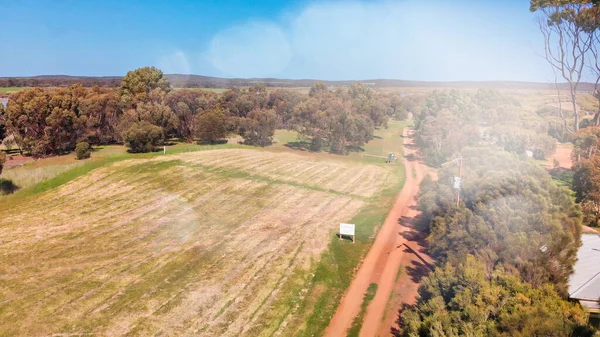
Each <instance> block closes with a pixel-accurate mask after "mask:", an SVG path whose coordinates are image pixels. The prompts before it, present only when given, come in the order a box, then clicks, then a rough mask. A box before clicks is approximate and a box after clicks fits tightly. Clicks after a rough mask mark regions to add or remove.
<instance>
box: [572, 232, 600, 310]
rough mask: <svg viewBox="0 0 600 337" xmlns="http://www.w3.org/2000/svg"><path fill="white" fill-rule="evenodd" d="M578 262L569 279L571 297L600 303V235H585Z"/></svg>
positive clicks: (578, 254) (582, 239)
mask: <svg viewBox="0 0 600 337" xmlns="http://www.w3.org/2000/svg"><path fill="white" fill-rule="evenodd" d="M581 242H582V245H581V247H580V248H579V250H578V251H577V262H576V263H575V267H574V272H573V274H572V275H571V277H570V278H569V297H570V298H572V299H577V300H584V301H592V302H600V235H598V234H583V235H582V236H581Z"/></svg>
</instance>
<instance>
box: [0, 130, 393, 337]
mask: <svg viewBox="0 0 600 337" xmlns="http://www.w3.org/2000/svg"><path fill="white" fill-rule="evenodd" d="M402 127H403V124H401V123H395V124H393V125H392V126H391V127H390V128H389V129H387V130H381V131H379V132H378V135H379V136H380V137H382V138H381V139H380V138H378V139H376V140H374V141H377V142H379V143H380V144H379V145H378V144H377V143H375V144H369V146H368V147H371V150H372V151H375V149H376V148H378V147H381V146H393V144H395V148H396V149H400V148H401V140H400V138H399V135H400V133H401V129H402ZM287 136H289V135H287ZM387 137H391V139H390V140H389V142H387V141H384V140H386V138H387ZM381 151H384V152H385V151H388V149H386V150H381ZM396 152H398V151H396ZM57 158H58V159H54V158H53V160H60V161H61V162H60V164H56V163H54V164H56V165H55V166H64V167H67V169H66V170H67V171H65V172H62V173H60V172H58V173H55V174H56V176H55V177H54V178H52V179H47V180H45V181H44V182H42V183H36V184H33V183H32V185H31V187H29V188H26V189H24V190H22V191H20V192H17V193H16V194H14V195H12V196H8V197H4V198H3V199H2V200H3V202H2V204H1V205H0V233H1V235H0V254H2V256H3V258H2V259H1V260H0V317H1V318H2V320H1V321H0V335H51V334H57V333H62V334H97V335H121V334H130V335H144V336H145V335H156V334H162V335H192V334H194V335H206V336H214V335H223V336H244V335H245V336H272V335H279V336H297V335H302V334H304V335H312V334H313V333H314V332H319V331H322V330H323V328H324V326H326V324H327V322H328V318H329V317H330V315H331V313H332V310H335V306H336V305H337V301H338V300H339V297H340V296H341V294H342V293H343V290H344V289H345V287H346V286H347V284H349V282H350V280H351V277H352V274H353V270H354V268H355V267H356V265H357V264H358V263H359V261H360V258H361V256H362V254H364V253H365V252H366V250H367V249H368V247H369V246H370V244H371V242H372V239H373V237H374V230H375V229H376V228H377V226H379V225H380V224H381V223H382V221H383V219H384V218H385V214H386V213H387V210H388V209H389V206H390V205H391V201H392V200H393V196H394V195H395V194H396V193H397V191H398V190H399V188H400V187H401V185H402V180H403V179H402V177H403V169H402V166H401V165H385V164H383V163H382V161H380V162H377V163H376V164H369V163H367V162H361V160H362V158H361V157H360V155H352V156H333V155H328V154H310V153H304V152H297V151H291V150H287V149H284V148H283V147H282V148H279V149H277V148H273V149H267V150H263V149H253V148H248V147H245V146H239V145H236V144H226V145H219V146H201V145H189V144H179V145H177V146H175V147H170V148H169V149H168V154H167V155H163V154H162V153H153V154H144V155H132V154H127V153H125V152H124V150H123V148H122V147H106V148H104V149H102V150H100V151H98V152H95V153H94V154H93V159H92V160H88V161H85V162H80V161H75V160H74V159H72V158H70V157H68V156H65V157H60V158H59V157H57ZM44 161H46V159H44V160H41V161H39V162H37V163H35V164H26V165H25V166H23V167H20V168H15V169H11V170H7V172H9V173H10V174H14V175H17V172H20V171H23V170H26V169H31V170H33V169H40V170H41V169H43V168H44V167H51V166H53V165H45V164H44V163H45V162H44ZM69 165H76V167H74V168H69ZM28 166H29V167H28ZM3 176H4V174H3ZM346 221H352V222H353V223H356V224H357V233H358V237H357V243H356V244H352V243H351V242H349V241H339V240H337V237H336V236H335V233H336V228H337V227H338V224H339V222H346Z"/></svg>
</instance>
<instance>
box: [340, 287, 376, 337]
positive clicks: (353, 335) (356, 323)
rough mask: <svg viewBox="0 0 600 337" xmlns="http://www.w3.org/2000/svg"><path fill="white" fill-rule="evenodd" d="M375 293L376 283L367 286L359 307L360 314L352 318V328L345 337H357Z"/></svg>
mask: <svg viewBox="0 0 600 337" xmlns="http://www.w3.org/2000/svg"><path fill="white" fill-rule="evenodd" d="M376 293H377V283H371V284H369V287H368V288H367V292H366V293H365V296H364V297H363V302H362V304H361V305H360V313H359V314H358V315H357V316H356V317H354V320H353V321H352V326H351V327H350V329H348V334H347V335H346V336H347V337H358V334H359V333H360V329H361V328H362V324H363V319H364V317H365V314H366V313H367V307H368V306H369V303H371V301H372V300H373V298H375V294H376Z"/></svg>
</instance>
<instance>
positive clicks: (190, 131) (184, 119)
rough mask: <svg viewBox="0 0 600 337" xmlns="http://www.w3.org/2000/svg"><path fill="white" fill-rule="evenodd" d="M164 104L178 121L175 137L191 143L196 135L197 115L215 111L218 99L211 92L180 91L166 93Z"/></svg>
mask: <svg viewBox="0 0 600 337" xmlns="http://www.w3.org/2000/svg"><path fill="white" fill-rule="evenodd" d="M165 102H166V105H167V106H169V107H170V108H171V110H172V111H173V112H174V113H175V115H176V116H177V118H178V119H179V124H178V127H177V135H178V136H179V137H181V138H183V139H185V140H187V141H188V142H192V141H193V140H194V137H195V136H196V135H197V132H196V126H197V123H196V117H197V115H198V114H200V113H202V112H203V111H206V110H208V109H215V108H216V106H217V105H218V97H217V95H216V94H215V93H212V92H206V91H200V90H191V89H180V90H173V91H171V92H170V93H168V94H167V96H166V98H165Z"/></svg>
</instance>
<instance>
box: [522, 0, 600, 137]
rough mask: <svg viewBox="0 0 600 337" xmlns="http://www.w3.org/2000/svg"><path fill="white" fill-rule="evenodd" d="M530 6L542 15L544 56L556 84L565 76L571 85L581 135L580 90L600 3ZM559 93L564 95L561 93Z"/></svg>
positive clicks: (539, 1)
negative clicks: (578, 95)
mask: <svg viewBox="0 0 600 337" xmlns="http://www.w3.org/2000/svg"><path fill="white" fill-rule="evenodd" d="M530 4H531V6H530V10H531V11H532V12H537V13H539V15H540V16H539V28H540V31H541V32H542V35H543V36H544V46H545V48H544V57H545V59H546V61H547V62H548V64H550V66H551V67H552V71H553V72H554V75H555V82H557V78H558V77H561V78H562V79H563V80H565V81H567V83H568V84H569V95H570V99H571V104H572V107H573V112H574V113H575V125H574V128H573V130H574V132H577V131H579V120H580V116H579V109H578V104H577V88H578V86H579V83H580V82H581V80H582V78H584V75H585V73H586V71H587V70H588V69H587V68H586V66H587V65H588V63H587V62H589V60H588V59H587V58H589V57H590V50H591V49H592V45H593V44H594V42H595V41H594V34H595V33H594V31H595V30H596V28H597V20H598V17H597V15H598V14H597V2H596V1H595V0H578V1H564V0H531V3H530ZM594 13H595V14H594ZM594 21H596V26H594V24H593V22H594ZM558 94H559V96H560V91H559V92H558ZM563 120H565V119H564V118H563ZM565 123H566V121H565Z"/></svg>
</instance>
